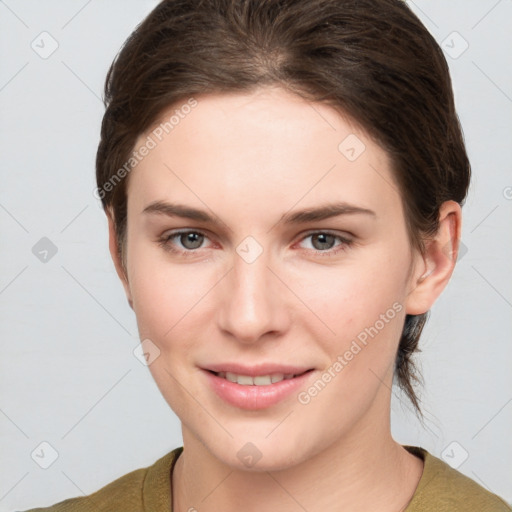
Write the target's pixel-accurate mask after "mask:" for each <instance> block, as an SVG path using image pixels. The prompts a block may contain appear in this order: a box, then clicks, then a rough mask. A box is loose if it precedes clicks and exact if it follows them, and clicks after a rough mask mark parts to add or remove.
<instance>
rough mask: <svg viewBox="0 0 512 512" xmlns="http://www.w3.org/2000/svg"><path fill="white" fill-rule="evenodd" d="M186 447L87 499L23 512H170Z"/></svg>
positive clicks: (103, 488) (63, 502)
mask: <svg viewBox="0 0 512 512" xmlns="http://www.w3.org/2000/svg"><path fill="white" fill-rule="evenodd" d="M182 450H183V447H180V448H176V449H175V450H172V451H171V452H169V453H167V454H166V455H164V456H163V457H161V458H160V459H158V460H157V461H156V462H155V463H154V464H153V465H151V466H148V467H145V468H139V469H136V470H134V471H131V472H130V473H127V474H126V475H123V476H121V477H119V478H118V479H116V480H114V481H113V482H110V483H109V484H107V485H105V486H104V487H102V488H101V489H99V490H97V491H96V492H94V493H92V494H89V495H87V496H79V497H76V498H69V499H66V500H64V501H60V502H58V503H55V504H54V505H52V506H50V507H45V508H34V509H30V510H26V511H24V512H107V511H109V512H110V511H112V510H122V511H123V512H145V511H151V512H157V511H159V510H168V509H169V506H170V505H169V504H170V503H171V502H172V501H171V489H170V485H171V482H170V474H171V471H172V467H173V465H174V462H175V461H176V459H177V458H178V456H179V455H180V453H181V452H182Z"/></svg>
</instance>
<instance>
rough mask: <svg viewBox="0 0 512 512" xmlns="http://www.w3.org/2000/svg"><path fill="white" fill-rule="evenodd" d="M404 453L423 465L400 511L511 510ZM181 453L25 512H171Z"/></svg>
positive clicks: (437, 463) (429, 458)
mask: <svg viewBox="0 0 512 512" xmlns="http://www.w3.org/2000/svg"><path fill="white" fill-rule="evenodd" d="M404 448H406V449H407V450H408V451H409V452H411V453H413V454H414V455H417V456H419V457H421V458H422V459H423V461H424V469H423V474H422V476H421V479H420V481H419V484H418V487H417V488H416V491H415V493H414V496H413V498H412V500H411V501H410V503H409V505H408V506H407V508H406V509H405V511H404V512H509V511H512V507H511V506H510V505H508V504H507V503H506V502H505V501H504V500H503V499H501V498H500V497H499V496H497V495H496V494H492V493H491V492H489V491H487V490H486V489H484V488H483V487H482V486H480V485H479V484H477V483H476V482H474V481H473V480H471V479H470V478H468V477H467V476H465V475H463V474H462V473H460V472H459V471H456V470H455V469H453V468H451V467H450V466H449V465H448V464H446V463H445V462H443V461H442V460H440V459H438V458H437V457H434V456H433V455H431V454H430V453H429V452H427V451H426V450H425V449H423V448H419V447H415V446H404ZM182 451H183V447H180V448H176V449H175V450H173V451H171V452H169V453H168V454H166V455H164V456H163V457H162V458H160V459H158V460H157V461H156V462H155V463H154V464H153V465H152V466H149V467H147V468H140V469H136V470H135V471H132V472H130V473H127V474H126V475H124V476H121V477H120V478H118V479H117V480H114V481H113V482H111V483H109V484H108V485H106V486H105V487H102V488H101V489H99V490H98V491H96V492H94V493H93V494H90V495H88V496H81V497H77V498H70V499H67V500H64V501H61V502H59V503H56V504H55V505H53V506H51V507H48V508H35V509H31V510H27V511H25V512H107V511H108V512H117V511H119V512H169V511H170V512H172V499H171V474H172V470H173V467H174V463H175V462H176V460H177V458H178V456H179V455H180V454H181V453H182Z"/></svg>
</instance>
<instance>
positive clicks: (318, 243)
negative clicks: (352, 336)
mask: <svg viewBox="0 0 512 512" xmlns="http://www.w3.org/2000/svg"><path fill="white" fill-rule="evenodd" d="M308 239H311V246H312V248H307V251H310V252H313V253H314V254H315V255H319V256H334V255H336V254H338V253H339V252H341V251H345V250H347V249H348V248H349V247H350V246H351V245H352V243H353V240H351V239H349V238H346V237H344V236H341V235H336V234H333V233H330V232H328V231H315V232H313V233H309V234H307V235H306V236H305V237H303V238H302V239H301V242H304V241H305V240H308ZM205 240H208V237H207V236H206V235H205V234H204V233H201V232H200V231H194V230H181V231H175V232H171V233H166V234H165V235H164V236H162V237H161V238H160V239H159V240H158V243H159V245H160V246H161V247H163V248H164V249H165V250H166V251H168V252H172V253H175V254H179V255H182V256H193V255H195V254H196V253H197V252H198V251H197V249H201V248H203V247H202V245H203V242H204V241H205ZM336 241H339V243H338V245H336ZM177 243H179V245H180V246H181V248H180V247H179V246H178V247H176V245H177Z"/></svg>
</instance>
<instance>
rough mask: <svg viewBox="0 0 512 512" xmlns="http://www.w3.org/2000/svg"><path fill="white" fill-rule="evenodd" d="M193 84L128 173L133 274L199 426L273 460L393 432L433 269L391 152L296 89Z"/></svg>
mask: <svg viewBox="0 0 512 512" xmlns="http://www.w3.org/2000/svg"><path fill="white" fill-rule="evenodd" d="M196 100H197V103H194V105H195V106H193V107H190V106H189V107H183V108H180V105H177V106H175V107H173V108H172V109H171V110H169V112H167V113H166V115H165V116H164V117H163V119H162V121H163V122H165V121H169V118H170V117H171V116H172V115H173V114H174V115H175V117H174V118H173V120H172V121H170V122H169V124H168V125H167V126H166V127H165V128H163V126H160V127H156V126H155V127H154V128H152V129H151V131H148V132H147V133H146V134H145V135H144V136H141V137H140V139H139V141H138V143H137V145H136V146H137V147H138V148H141V147H142V146H144V145H145V146H146V150H142V151H139V156H140V157H141V161H140V162H139V163H137V165H136V166H135V168H134V169H133V170H132V171H131V174H130V182H129V185H128V190H127V192H128V223H127V245H126V250H127V252H126V254H127V277H128V281H127V283H125V286H126V291H127V294H128V296H129V298H130V300H131V301H132V305H133V306H132V307H133V309H134V311H135V313H136V316H137V322H138V326H139V332H140V337H141V340H150V341H144V344H145V345H144V348H145V351H146V352H148V354H149V356H148V357H149V360H148V362H149V363H150V365H149V368H150V371H151V373H152V375H153V377H154V378H155V381H156V383H157V385H158V386H159V388H160V390H161V392H162V394H163V396H164V397H165V399H166V400H167V402H168V403H169V405H170V406H171V408H172V409H173V410H174V411H175V413H176V414H177V415H178V416H179V418H180V420H181V422H182V424H183V432H184V438H186V439H195V440H198V441H200V443H201V445H204V447H206V448H207V450H209V451H210V452H211V453H212V454H213V455H214V456H215V457H216V458H217V459H219V460H220V461H223V462H225V463H226V464H229V465H230V466H233V467H239V468H245V469H247V468H250V467H253V466H254V468H256V469H267V470H268V469H279V468H286V467H290V466H292V465H295V464H298V463H300V462H302V461H305V460H307V459H308V458H310V457H312V456H313V455H315V454H318V453H319V452H320V451H322V450H325V449H327V448H328V447H330V446H332V445H333V444H334V443H340V442H342V443H344V442H347V443H349V444H350V443H352V442H358V440H359V439H362V437H361V436H378V435H380V432H383V433H386V432H388V428H389V397H390V386H391V381H392V374H393V365H394V360H395V353H396V350H397V346H398V341H399V338H400V334H401V331H402V326H403V322H404V318H405V314H406V313H407V312H409V311H408V299H409V297H410V296H409V293H410V292H411V290H412V289H413V284H412V283H414V282H415V280H416V279H417V277H418V276H419V275H420V274H421V273H422V272H423V271H424V268H423V267H422V265H420V264H419V263H421V261H422V260H421V258H420V257H419V256H418V255H417V254H416V253H415V252H413V251H412V250H411V248H410V244H409V241H408V237H407V232H406V225H405V219H404V213H403V210H402V205H401V200H400V195H399V191H398V188H397V185H396V184H395V181H394V179H393V176H392V173H391V169H390V164H389V161H388V158H387V155H386V153H385V152H384V151H383V150H382V149H381V148H380V147H379V146H377V145H376V144H375V143H374V142H372V141H371V140H370V139H369V138H368V137H367V136H366V135H365V134H364V133H362V132H361V131H359V130H358V129H356V128H355V127H354V126H352V125H351V124H349V123H348V122H347V121H346V120H345V119H343V118H342V117H341V116H340V115H338V114H337V113H336V112H335V111H334V110H332V109H331V108H329V107H328V106H326V105H320V104H317V103H307V102H305V101H304V100H302V99H300V98H298V97H296V96H293V95H291V94H289V93H287V92H285V91H283V90H281V89H277V88H266V89H260V90H259V91H258V92H256V93H254V94H247V95H246V94H229V95H205V96H200V97H197V98H196ZM185 104H186V102H184V105H185ZM188 105H190V104H188ZM176 110H178V112H175V111H176ZM166 131H168V133H166ZM148 136H149V138H148ZM160 139H161V140H160ZM143 153H144V154H145V156H143ZM177 206H179V208H180V209H181V213H182V215H178V213H179V212H178V211H177ZM187 212H188V213H189V214H190V215H189V216H187V215H186V214H187ZM193 212H201V213H193ZM299 212H303V213H300V214H299ZM314 212H317V213H316V214H314ZM192 213H193V215H192ZM329 213H331V214H332V213H336V214H335V215H330V214H329ZM178 231H182V232H185V233H188V235H187V234H181V235H180V234H178ZM420 267H421V268H420ZM213 372H217V374H218V373H219V372H229V374H227V375H226V373H224V374H222V373H220V375H215V374H214V373H213ZM303 372H306V373H304V374H303V375H301V376H300V377H293V378H291V379H289V378H285V379H283V377H284V376H286V377H290V374H294V375H295V374H302V373H303ZM233 374H234V375H233ZM255 376H258V377H260V378H259V379H256V383H254V380H251V379H250V377H253V378H254V377H255ZM265 376H267V377H265ZM248 377H249V378H248ZM228 379H231V381H232V380H235V381H236V382H231V381H230V380H228ZM273 381H274V382H273ZM272 382H273V383H272ZM251 383H253V384H251ZM257 384H261V386H260V385H257ZM347 446H348V445H347Z"/></svg>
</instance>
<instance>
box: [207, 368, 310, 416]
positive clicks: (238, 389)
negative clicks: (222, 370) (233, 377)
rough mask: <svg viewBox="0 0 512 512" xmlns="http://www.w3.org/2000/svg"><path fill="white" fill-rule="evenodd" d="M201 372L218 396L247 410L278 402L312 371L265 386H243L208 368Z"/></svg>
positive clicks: (303, 381) (302, 382) (289, 393)
mask: <svg viewBox="0 0 512 512" xmlns="http://www.w3.org/2000/svg"><path fill="white" fill-rule="evenodd" d="M203 372H204V373H205V374H206V377H207V379H208V381H209V383H210V385H211V386H212V388H213V390H214V391H215V392H216V393H217V395H218V396H219V397H220V398H222V399H223V400H224V401H226V402H228V403H229V404H231V405H234V406H235V407H239V408H240V409H248V410H258V409H266V408H267V407H271V406H272V405H275V404H277V403H279V402H280V401H281V400H284V399H285V398H286V397H288V396H290V395H291V394H292V393H293V392H297V391H298V390H299V389H300V388H301V387H302V386H304V384H305V382H306V380H307V379H309V377H310V376H311V374H312V373H313V371H308V372H306V373H303V374H302V375H300V376H298V377H294V378H293V379H285V380H282V381H281V382H276V383H274V384H269V385H267V386H255V385H253V386H244V385H242V384H237V383H236V382H231V381H229V380H227V379H224V378H222V377H217V375H215V374H213V373H211V372H209V371H208V370H203Z"/></svg>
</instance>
